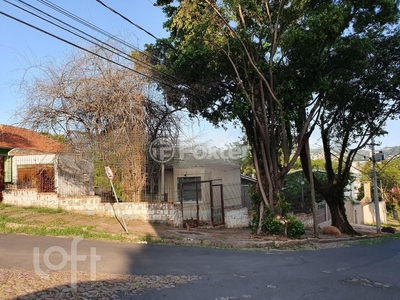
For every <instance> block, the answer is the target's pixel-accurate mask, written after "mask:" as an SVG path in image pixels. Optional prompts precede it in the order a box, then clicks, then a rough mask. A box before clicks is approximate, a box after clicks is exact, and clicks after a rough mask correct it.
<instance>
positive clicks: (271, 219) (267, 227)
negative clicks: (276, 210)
mask: <svg viewBox="0 0 400 300" xmlns="http://www.w3.org/2000/svg"><path fill="white" fill-rule="evenodd" d="M262 231H263V232H267V233H269V234H275V235H284V234H285V229H284V227H283V225H282V224H281V222H279V220H277V219H276V218H275V216H274V215H273V214H269V215H268V216H266V217H265V219H264V221H263V222H262Z"/></svg>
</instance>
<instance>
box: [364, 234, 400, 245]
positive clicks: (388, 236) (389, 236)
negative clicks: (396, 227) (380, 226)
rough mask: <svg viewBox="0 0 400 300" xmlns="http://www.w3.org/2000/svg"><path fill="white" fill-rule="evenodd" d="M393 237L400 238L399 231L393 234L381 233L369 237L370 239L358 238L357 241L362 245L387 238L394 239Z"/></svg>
mask: <svg viewBox="0 0 400 300" xmlns="http://www.w3.org/2000/svg"><path fill="white" fill-rule="evenodd" d="M395 239H400V233H395V234H383V235H381V236H378V237H374V238H370V239H365V240H360V241H359V242H358V243H359V244H363V245H372V244H377V243H381V242H385V241H388V240H395Z"/></svg>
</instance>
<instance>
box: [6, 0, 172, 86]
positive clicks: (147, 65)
mask: <svg viewBox="0 0 400 300" xmlns="http://www.w3.org/2000/svg"><path fill="white" fill-rule="evenodd" d="M4 1H5V2H7V3H9V4H11V5H13V6H14V7H17V8H19V9H21V10H24V11H25V12H27V13H29V14H32V15H34V16H36V17H38V18H40V19H42V20H44V21H46V22H48V23H50V24H52V25H54V26H56V27H59V28H60V29H62V30H65V31H67V32H69V33H71V34H73V35H75V36H78V37H79V38H82V39H84V40H85V41H87V42H89V43H92V44H94V45H95V46H97V47H100V48H103V49H106V48H104V46H102V45H100V44H97V43H95V42H93V41H91V40H89V39H87V38H85V37H83V36H81V35H79V34H77V33H75V32H73V31H71V30H68V29H66V28H65V27H63V26H61V25H57V24H55V23H54V22H52V21H49V20H46V19H45V18H43V17H40V16H38V15H36V14H35V13H33V12H30V11H28V10H25V9H23V8H22V7H20V6H18V5H16V4H13V3H11V2H9V1H8V0H4ZM16 1H18V2H20V3H23V4H24V5H25V6H28V7H30V8H31V9H34V10H36V11H38V12H40V13H41V14H42V15H45V16H47V17H50V18H52V19H54V20H56V21H57V22H59V23H61V24H64V25H66V26H68V27H70V28H72V29H73V30H76V31H77V32H80V33H82V34H84V35H86V36H88V37H90V38H91V39H93V40H95V41H98V42H99V43H101V44H103V45H106V46H107V47H110V48H111V49H114V50H115V51H117V52H119V53H117V52H115V51H112V50H110V49H106V50H108V51H110V52H112V53H113V54H115V55H118V56H120V57H122V58H124V59H127V60H129V61H135V62H138V63H139V64H140V65H142V66H143V67H147V68H148V69H151V70H154V69H153V65H151V64H149V63H146V62H144V61H142V60H140V59H137V58H133V57H132V56H131V55H129V54H127V53H125V52H123V51H122V50H120V49H118V48H116V47H114V46H112V45H110V44H108V43H106V42H104V41H101V40H100V39H98V38H96V37H94V36H92V35H90V34H88V33H86V32H84V31H82V30H80V29H78V28H76V27H74V26H72V25H70V24H68V23H66V22H64V21H62V20H60V19H58V18H56V17H54V16H51V15H50V14H48V13H46V12H44V11H42V10H40V9H38V8H36V7H34V6H32V5H30V4H28V3H26V2H24V1H22V0H16ZM47 2H48V1H47ZM69 15H72V16H74V15H73V14H71V13H69ZM77 18H78V17H77ZM74 19H75V17H74ZM81 20H82V19H81ZM86 24H89V25H90V26H89V27H90V28H92V25H93V24H91V23H89V22H86V21H84V25H86ZM93 27H96V26H94V25H93ZM97 28H98V27H97ZM101 31H102V32H101V33H103V32H105V31H104V30H101ZM105 33H106V36H107V37H113V36H112V35H111V34H109V33H107V32H105ZM114 40H117V39H114ZM124 44H126V45H129V44H127V43H124ZM129 46H132V45H129ZM132 47H134V46H132ZM137 51H138V52H140V53H141V54H143V55H146V54H145V53H144V52H142V51H140V50H137ZM121 54H122V55H121ZM148 57H150V56H148ZM155 71H156V72H158V73H160V74H162V75H164V76H166V77H169V78H170V79H172V80H174V81H179V79H178V78H176V77H174V76H172V75H170V74H168V73H165V72H163V71H160V70H155ZM153 79H154V78H153ZM154 80H155V79H154Z"/></svg>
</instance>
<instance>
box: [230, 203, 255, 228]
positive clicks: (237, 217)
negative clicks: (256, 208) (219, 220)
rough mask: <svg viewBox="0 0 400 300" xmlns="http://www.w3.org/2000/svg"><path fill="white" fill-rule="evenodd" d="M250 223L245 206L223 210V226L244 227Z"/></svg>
mask: <svg viewBox="0 0 400 300" xmlns="http://www.w3.org/2000/svg"><path fill="white" fill-rule="evenodd" d="M249 225H250V217H249V211H248V209H247V207H242V208H239V209H233V208H232V209H226V210H225V226H226V227H227V228H246V227H249Z"/></svg>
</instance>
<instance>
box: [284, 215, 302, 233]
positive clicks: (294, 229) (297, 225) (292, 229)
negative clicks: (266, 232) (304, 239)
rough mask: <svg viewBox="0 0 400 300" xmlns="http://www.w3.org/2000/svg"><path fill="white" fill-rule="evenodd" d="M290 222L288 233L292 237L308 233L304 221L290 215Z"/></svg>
mask: <svg viewBox="0 0 400 300" xmlns="http://www.w3.org/2000/svg"><path fill="white" fill-rule="evenodd" d="M288 218H289V223H288V228H287V235H288V237H290V238H299V237H300V236H302V235H303V234H305V233H306V228H305V226H304V224H303V222H301V221H299V220H297V219H296V218H295V217H293V216H289V217H288Z"/></svg>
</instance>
